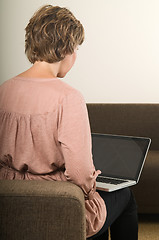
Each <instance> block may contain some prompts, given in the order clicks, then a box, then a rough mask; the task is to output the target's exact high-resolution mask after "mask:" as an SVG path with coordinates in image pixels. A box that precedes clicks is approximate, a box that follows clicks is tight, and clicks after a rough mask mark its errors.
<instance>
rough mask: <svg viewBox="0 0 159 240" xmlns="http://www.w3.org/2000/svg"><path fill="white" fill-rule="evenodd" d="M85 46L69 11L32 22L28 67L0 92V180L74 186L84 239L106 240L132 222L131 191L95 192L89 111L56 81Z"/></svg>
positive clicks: (45, 11) (41, 13) (49, 9)
mask: <svg viewBox="0 0 159 240" xmlns="http://www.w3.org/2000/svg"><path fill="white" fill-rule="evenodd" d="M83 40H84V29H83V26H82V25H81V23H80V22H79V21H78V20H77V19H76V18H75V17H74V15H73V14H72V13H71V12H70V11H69V10H68V9H66V8H61V7H53V6H51V5H46V6H44V7H42V8H40V9H39V10H38V11H37V12H36V13H35V14H34V15H33V17H32V18H31V19H30V21H29V24H28V25H27V27H26V39H25V52H26V55H27V57H28V59H29V61H30V62H31V63H32V64H33V65H32V67H31V68H29V69H28V70H27V71H25V72H23V73H21V74H19V75H18V76H16V77H13V78H12V79H10V80H8V81H6V82H5V83H4V84H2V85H1V86H0V142H1V145H0V179H21V180H23V179H25V180H32V179H39V180H40V179H44V180H52V181H53V180H55V181H71V182H72V183H74V184H76V185H78V186H80V187H81V189H82V190H83V193H84V196H85V207H86V223H87V224H86V226H87V237H90V236H93V238H96V237H99V238H98V239H106V238H105V237H106V235H105V234H106V233H107V228H108V226H110V225H112V229H113V224H114V226H115V221H117V220H118V219H120V218H121V217H122V216H125V215H126V216H127V215H128V217H127V219H126V221H127V220H129V221H130V219H131V217H130V216H129V214H130V212H131V214H132V212H133V216H136V207H134V206H136V205H135V202H134V200H133V197H132V195H131V194H130V191H129V190H128V189H125V190H122V191H119V192H116V193H112V194H107V193H104V192H100V193H99V192H97V191H96V185H95V180H96V177H97V176H98V174H99V173H100V171H96V170H95V168H94V165H93V161H92V153H91V134H90V126H89V120H88V114H87V109H86V104H85V102H84V99H83V97H82V95H81V94H80V93H79V92H78V91H77V90H75V89H74V88H72V87H71V86H69V85H68V84H66V83H64V82H62V81H61V80H60V79H59V78H63V77H64V76H65V75H66V74H67V72H68V71H69V70H70V69H71V68H72V66H73V64H74V62H75V59H76V55H77V49H78V46H79V45H81V44H82V42H83ZM114 198H115V200H114V203H113V209H114V210H115V211H114V210H113V209H112V210H111V208H112V199H114ZM120 198H121V199H120ZM106 205H108V206H107V211H108V213H107V211H106ZM132 209H133V210H132ZM109 211H110V212H109ZM106 216H107V217H106ZM123 224H126V223H125V222H123V223H122V226H123ZM132 224H133V226H135V227H136V230H134V229H133V228H134V227H132V226H130V227H129V229H132V230H133V232H135V231H136V232H135V234H136V235H134V236H137V221H136V222H135V221H134V222H133V223H132V222H131V224H129V225H132ZM116 225H117V226H115V227H114V231H116V229H118V234H119V235H118V237H119V236H120V232H121V236H124V235H122V234H123V233H122V231H121V229H122V228H121V227H119V226H120V225H121V224H116ZM124 228H125V225H124ZM129 231H130V230H129ZM130 234H131V232H130ZM112 237H113V231H112ZM114 239H116V237H114ZM119 239H120V238H119ZM122 239H124V238H122ZM125 239H126V238H125ZM127 239H131V238H127ZM132 239H137V238H132Z"/></svg>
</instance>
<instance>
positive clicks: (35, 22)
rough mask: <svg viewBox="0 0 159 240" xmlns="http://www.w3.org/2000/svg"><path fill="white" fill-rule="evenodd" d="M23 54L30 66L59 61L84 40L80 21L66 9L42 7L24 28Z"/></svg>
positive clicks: (49, 6) (50, 6)
mask: <svg viewBox="0 0 159 240" xmlns="http://www.w3.org/2000/svg"><path fill="white" fill-rule="evenodd" d="M25 30H26V35H25V53H26V55H27V57H28V59H29V61H30V62H31V63H34V62H36V61H45V62H48V63H54V62H59V61H61V60H63V59H64V58H65V56H66V55H67V54H72V53H73V52H74V50H75V48H76V47H77V46H78V45H81V44H82V42H83V41H84V29H83V26H82V24H81V23H80V21H78V20H77V19H76V18H75V16H74V15H73V14H72V13H71V12H70V11H69V10H68V9H66V8H61V7H58V6H56V7H54V6H52V5H45V6H43V7H41V8H40V9H39V10H38V11H37V12H35V13H34V15H33V17H32V18H31V19H30V21H29V23H28V25H27V27H26V28H25Z"/></svg>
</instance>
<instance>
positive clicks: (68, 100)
mask: <svg viewBox="0 0 159 240" xmlns="http://www.w3.org/2000/svg"><path fill="white" fill-rule="evenodd" d="M58 141H59V142H60V143H61V149H62V153H63V156H64V161H65V172H64V175H65V177H66V179H67V180H68V181H71V182H72V183H74V184H76V185H78V186H79V187H81V188H82V190H83V192H84V195H85V198H86V199H93V195H94V192H95V191H96V184H95V180H96V177H97V175H98V174H99V173H100V171H96V170H95V167H94V164H93V160H92V144H91V133H90V125H89V119H88V113H87V108H86V104H85V101H84V99H83V96H82V95H81V94H80V93H79V92H78V91H74V92H73V93H71V94H68V95H67V96H65V98H64V100H63V102H62V104H61V107H60V116H59V126H58Z"/></svg>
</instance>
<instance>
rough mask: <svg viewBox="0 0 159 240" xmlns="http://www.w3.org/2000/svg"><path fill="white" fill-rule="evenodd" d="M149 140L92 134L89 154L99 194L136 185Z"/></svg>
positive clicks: (145, 138)
mask: <svg viewBox="0 0 159 240" xmlns="http://www.w3.org/2000/svg"><path fill="white" fill-rule="evenodd" d="M150 143H151V139H150V138H147V137H133V136H120V135H111V134H97V133H92V154H93V161H94V165H95V168H96V169H99V170H101V172H102V173H101V174H100V175H98V177H97V179H96V187H97V189H98V190H103V191H107V192H112V191H116V190H118V189H122V188H125V187H129V186H132V185H135V184H137V183H138V181H139V178H140V175H141V172H142V169H143V166H144V162H145V159H146V156H147V153H148V149H149V147H150Z"/></svg>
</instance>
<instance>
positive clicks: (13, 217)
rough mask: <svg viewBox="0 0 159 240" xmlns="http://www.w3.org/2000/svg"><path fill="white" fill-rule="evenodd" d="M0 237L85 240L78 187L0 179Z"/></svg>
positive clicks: (11, 239)
mask: <svg viewBox="0 0 159 240" xmlns="http://www.w3.org/2000/svg"><path fill="white" fill-rule="evenodd" d="M0 216H1V217H0V239H1V240H4V239H10V240H15V239H16V240H21V239H23V240H32V239H34V240H35V239H38V240H53V239H59V240H75V239H76V240H85V239H86V226H85V224H86V220H85V204H84V195H83V192H82V190H81V189H80V188H79V187H78V186H76V185H74V184H72V183H70V182H59V181H45V180H38V181H37V180H30V181H29V180H1V181H0Z"/></svg>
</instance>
